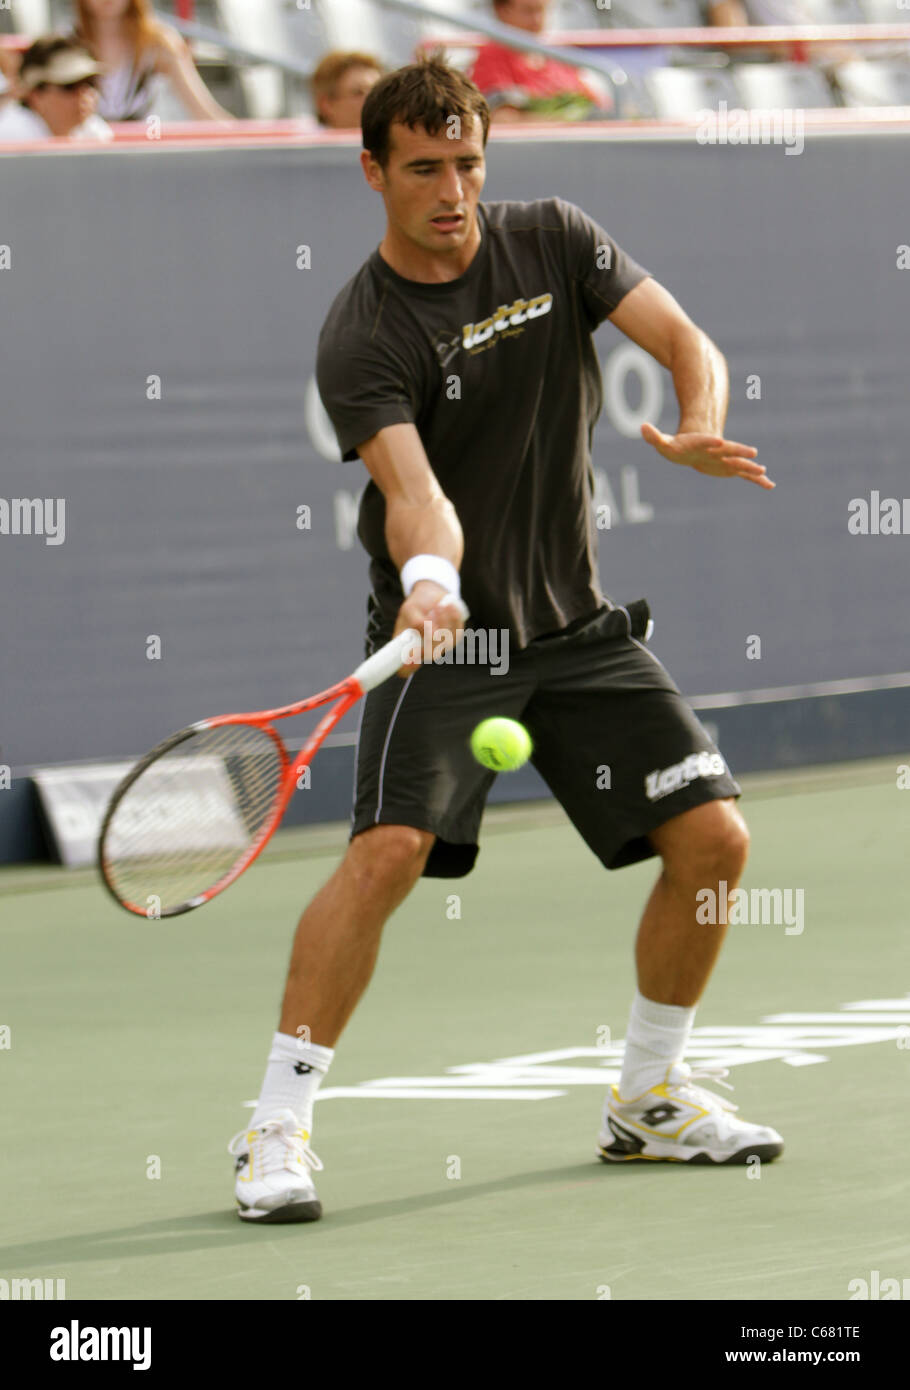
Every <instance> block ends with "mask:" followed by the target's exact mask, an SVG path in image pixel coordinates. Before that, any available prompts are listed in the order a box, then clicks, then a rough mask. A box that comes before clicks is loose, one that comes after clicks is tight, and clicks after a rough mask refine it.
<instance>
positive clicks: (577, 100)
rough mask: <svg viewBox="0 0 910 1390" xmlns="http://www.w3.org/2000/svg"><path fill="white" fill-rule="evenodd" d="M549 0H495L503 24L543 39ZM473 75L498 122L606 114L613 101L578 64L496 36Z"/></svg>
mask: <svg viewBox="0 0 910 1390" xmlns="http://www.w3.org/2000/svg"><path fill="white" fill-rule="evenodd" d="M549 8H550V0H493V11H494V15H495V18H496V19H498V20H499V21H500V23H501V24H511V25H512V26H513V27H514V28H515V29H523V30H524V31H525V33H527V34H530V35H532V36H533V37H535V38H539V37H540V36H541V35H542V34H543V33H544V30H545V29H546V27H547V14H548V11H549ZM470 76H471V80H472V82H473V83H474V85H475V86H476V87H479V88H480V90H481V91H482V92H483V94H484V96H485V97H486V99H487V104H488V106H489V107H490V112H491V116H492V119H493V120H494V121H506V120H508V121H521V120H548V119H564V120H585V119H587V118H589V117H592V116H594V117H596V116H599V115H606V114H607V112H608V111H609V110H610V108H611V105H612V100H611V98H610V97H609V95H608V94H607V93H606V92H601V91H599V90H598V89H597V88H596V87H595V86H594V84H593V83H592V82H591V81H589V80H588V79H587V78H586V77H585V76H583V74H582V72H581V70H580V69H579V68H573V67H570V66H569V65H568V64H567V63H560V62H558V61H557V60H556V59H555V58H544V57H541V56H539V55H538V54H536V53H519V52H518V50H517V49H514V48H507V47H506V45H505V44H502V43H497V42H496V41H495V40H492V41H491V42H489V43H485V44H483V46H482V47H481V48H480V49H479V51H478V54H477V58H476V60H475V63H474V67H473V69H472V71H471V74H470Z"/></svg>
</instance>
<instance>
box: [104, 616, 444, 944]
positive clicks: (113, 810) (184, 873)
mask: <svg viewBox="0 0 910 1390" xmlns="http://www.w3.org/2000/svg"><path fill="white" fill-rule="evenodd" d="M421 650H422V644H421V638H420V634H419V633H418V632H417V631H416V630H415V629H414V628H408V629H406V630H405V631H404V632H400V633H399V634H398V635H397V636H396V637H393V638H392V640H391V642H387V643H386V645H385V646H384V647H380V649H379V651H377V652H374V654H373V655H372V656H371V657H368V658H367V660H366V661H364V662H363V663H362V664H361V665H360V666H358V667H357V670H356V671H354V672H353V674H352V675H350V676H348V678H347V680H343V681H341V682H340V683H339V684H338V685H333V686H331V687H330V688H329V689H328V690H323V691H322V692H321V694H319V695H311V696H310V697H309V699H306V700H298V701H297V703H296V704H293V705H285V706H284V707H283V708H282V709H269V710H259V711H257V712H256V713H254V714H224V715H220V716H219V717H218V718H216V719H202V720H200V721H199V723H198V724H191V725H190V727H189V728H188V729H181V731H180V732H179V733H176V734H172V735H171V737H170V738H167V739H165V741H164V742H163V743H159V744H158V746H157V748H153V749H152V751H151V752H150V753H147V754H146V756H145V757H144V758H143V759H142V760H141V761H140V762H138V763H137V764H136V766H135V767H134V768H132V769H131V770H130V772H128V773H127V775H126V777H124V779H123V781H122V782H121V783H120V785H119V786H118V787H117V789H116V791H115V792H114V795H113V797H112V798H111V803H110V805H109V806H108V809H107V812H106V814H105V817H104V821H103V824H102V826H101V834H100V836H99V840H98V868H99V870H100V872H101V877H102V879H103V880H104V883H105V885H106V887H107V888H108V889H109V890H110V892H111V893H112V894H113V896H114V898H115V899H116V900H117V902H118V903H119V904H120V906H121V907H125V908H126V910H127V912H133V913H135V914H136V915H137V916H139V917H146V918H152V917H176V916H177V915H178V914H179V913H181V912H189V911H191V909H192V908H194V907H201V906H202V904H203V903H207V902H210V901H211V899H212V898H214V897H215V895H216V894H217V893H222V892H224V890H225V888H228V887H229V886H230V885H231V884H232V883H234V882H235V880H236V879H238V878H239V877H240V875H241V874H242V873H243V871H244V869H248V868H249V866H250V865H251V864H252V862H253V860H254V859H256V857H257V856H258V855H259V854H260V853H261V852H262V850H263V849H264V847H265V846H266V845H267V844H268V842H269V840H270V839H271V837H272V835H273V834H274V833H275V831H276V829H277V828H278V826H279V824H280V823H281V818H282V816H283V815H284V813H285V810H286V809H287V805H288V802H289V801H290V799H291V797H292V796H293V794H294V791H295V788H296V787H297V785H298V781H299V779H300V778H301V777H302V775H303V773H304V769H305V768H307V767H308V766H309V764H310V763H311V762H312V760H313V758H314V757H315V755H316V752H317V751H318V749H319V747H320V746H321V744H322V743H324V741H325V739H326V737H327V736H328V734H330V733H331V731H332V729H334V727H335V725H336V724H337V723H338V722H339V720H341V719H342V718H343V717H344V715H345V714H347V712H348V710H349V709H350V708H351V706H352V705H354V704H356V703H357V701H358V700H359V699H360V697H361V696H362V695H364V694H365V693H366V692H367V691H368V690H372V689H374V687H375V686H377V685H381V684H382V682H383V681H386V680H388V679H389V678H390V677H391V676H393V675H394V674H395V672H396V671H397V670H398V669H399V667H401V666H402V665H403V664H404V662H405V661H406V660H408V659H409V658H411V659H413V656H414V654H415V653H416V652H420V651H421ZM322 705H331V709H329V710H328V711H327V712H326V713H325V714H324V715H323V717H322V719H320V721H319V723H318V724H317V725H316V728H315V729H314V730H313V732H312V733H311V734H310V736H309V738H308V739H307V741H306V743H305V744H304V745H303V747H302V748H301V750H300V752H299V753H298V754H297V756H296V758H293V759H292V758H289V757H288V754H287V750H286V749H285V746H284V743H283V741H282V740H281V738H279V736H278V734H277V733H276V732H275V730H274V728H273V727H272V725H273V722H274V721H275V720H277V719H289V718H290V717H291V716H293V715H296V714H304V713H306V711H307V710H314V709H319V708H320V707H321V706H322Z"/></svg>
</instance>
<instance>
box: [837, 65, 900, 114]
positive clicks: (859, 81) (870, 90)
mask: <svg viewBox="0 0 910 1390" xmlns="http://www.w3.org/2000/svg"><path fill="white" fill-rule="evenodd" d="M832 78H833V80H834V82H835V84H836V86H837V88H838V91H839V92H840V97H841V101H842V102H843V104H844V106H854V107H856V106H910V63H908V62H906V61H903V62H902V61H900V60H899V59H893V60H888V59H883V58H880V59H876V60H873V59H865V58H854V59H850V60H849V61H848V62H846V63H839V64H838V65H837V67H836V68H834V69H833V71H832Z"/></svg>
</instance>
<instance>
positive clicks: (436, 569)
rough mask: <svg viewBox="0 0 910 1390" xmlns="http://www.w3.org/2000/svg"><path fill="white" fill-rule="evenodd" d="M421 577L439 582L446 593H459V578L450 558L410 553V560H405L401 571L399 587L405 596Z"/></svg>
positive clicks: (435, 582)
mask: <svg viewBox="0 0 910 1390" xmlns="http://www.w3.org/2000/svg"><path fill="white" fill-rule="evenodd" d="M421 579H432V581H433V583H434V584H441V585H442V587H443V588H444V589H445V590H446V592H447V593H450V594H459V595H460V594H461V580H460V579H459V577H458V571H457V569H456V568H455V566H454V565H453V564H452V562H451V561H450V560H444V559H443V557H442V556H441V555H412V556H411V558H410V560H407V561H406V562H405V564H404V566H403V568H402V571H401V587H402V589H404V596H405V598H407V597H408V595H409V594H410V592H411V590H412V589H413V587H414V585H415V584H417V583H419V581H420V580H421Z"/></svg>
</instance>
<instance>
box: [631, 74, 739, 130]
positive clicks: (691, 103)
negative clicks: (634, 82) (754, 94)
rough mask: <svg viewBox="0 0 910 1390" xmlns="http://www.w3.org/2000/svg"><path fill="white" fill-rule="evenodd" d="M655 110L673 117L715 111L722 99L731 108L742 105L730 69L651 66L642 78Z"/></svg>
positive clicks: (662, 114)
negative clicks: (714, 69)
mask: <svg viewBox="0 0 910 1390" xmlns="http://www.w3.org/2000/svg"><path fill="white" fill-rule="evenodd" d="M643 81H644V85H645V88H646V90H647V91H648V92H649V93H650V95H651V97H652V99H653V101H654V108H655V112H656V114H657V115H658V116H660V117H665V118H670V119H675V118H679V117H683V116H693V115H695V114H696V113H697V112H698V111H705V110H711V111H716V110H717V107H718V104H719V103H720V102H721V101H724V102H726V104H727V108H728V109H729V110H733V109H734V108H736V107H741V106H742V104H743V103H742V99H741V97H740V94H739V91H738V90H737V87H736V83H735V82H734V80H733V78H732V77H731V75H730V73H729V72H719V71H711V70H708V69H703V68H654V69H653V70H652V71H651V72H648V73H646V74H645V75H644V78H643Z"/></svg>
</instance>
